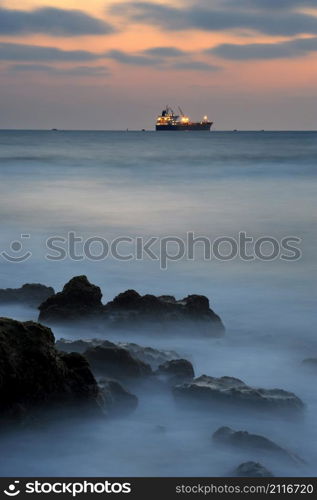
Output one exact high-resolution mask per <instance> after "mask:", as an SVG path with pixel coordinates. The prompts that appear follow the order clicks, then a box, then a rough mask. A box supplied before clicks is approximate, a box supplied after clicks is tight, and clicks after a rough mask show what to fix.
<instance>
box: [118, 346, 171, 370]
mask: <svg viewBox="0 0 317 500" xmlns="http://www.w3.org/2000/svg"><path fill="white" fill-rule="evenodd" d="M118 345H119V346H120V347H123V348H124V349H127V350H128V351H129V352H130V353H131V354H132V356H134V357H135V358H137V359H139V360H140V361H143V362H144V363H147V364H149V365H150V366H151V368H152V369H153V370H156V369H157V368H158V367H159V366H160V365H161V364H163V363H165V362H166V361H172V360H175V359H179V355H178V354H177V352H175V351H167V350H162V349H154V348H153V347H143V346H141V345H139V344H134V343H130V342H118Z"/></svg>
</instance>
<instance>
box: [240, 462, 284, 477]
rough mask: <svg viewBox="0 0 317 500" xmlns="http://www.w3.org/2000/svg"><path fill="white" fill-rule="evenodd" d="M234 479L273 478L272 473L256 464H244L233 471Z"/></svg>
mask: <svg viewBox="0 0 317 500" xmlns="http://www.w3.org/2000/svg"><path fill="white" fill-rule="evenodd" d="M234 476H236V477H274V475H273V474H272V472H270V471H269V470H268V469H266V468H265V467H263V465H261V464H260V463H258V462H244V463H243V464H240V465H239V467H237V468H236V469H235V471H234Z"/></svg>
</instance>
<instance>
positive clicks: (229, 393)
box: [173, 375, 304, 411]
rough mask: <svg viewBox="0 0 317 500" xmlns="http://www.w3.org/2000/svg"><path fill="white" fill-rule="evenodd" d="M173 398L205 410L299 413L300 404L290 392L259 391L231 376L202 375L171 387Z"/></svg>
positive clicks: (278, 390) (302, 405) (301, 406)
mask: <svg viewBox="0 0 317 500" xmlns="http://www.w3.org/2000/svg"><path fill="white" fill-rule="evenodd" d="M173 391H174V395H175V397H176V398H177V399H181V400H184V401H186V400H187V401H195V402H196V403H197V404H200V405H203V406H204V407H212V408H213V407H215V406H216V405H234V407H235V408H236V409H238V408H240V407H248V408H254V409H261V410H265V409H267V410H287V411H295V410H301V409H303V407H304V404H303V402H302V401H301V400H300V399H299V398H298V397H297V396H296V395H295V394H293V393H292V392H287V391H284V390H281V389H258V388H254V387H250V386H248V385H246V384H245V383H244V382H243V381H242V380H239V379H237V378H233V377H221V378H215V377H208V376H207V375H202V376H201V377H199V378H196V379H194V380H193V381H192V382H189V383H185V384H181V385H177V386H175V387H174V390H173Z"/></svg>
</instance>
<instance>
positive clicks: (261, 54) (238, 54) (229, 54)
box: [206, 37, 317, 61]
mask: <svg viewBox="0 0 317 500" xmlns="http://www.w3.org/2000/svg"><path fill="white" fill-rule="evenodd" d="M314 51H317V37H312V38H297V39H295V40H290V41H287V42H277V43H251V44H247V45H235V44H229V43H224V44H221V45H218V46H216V47H213V48H211V49H208V50H207V51H206V52H208V53H210V54H214V55H216V56H219V57H222V58H224V59H234V60H240V61H241V60H250V59H282V58H294V57H299V56H303V55H305V54H307V53H309V52H314Z"/></svg>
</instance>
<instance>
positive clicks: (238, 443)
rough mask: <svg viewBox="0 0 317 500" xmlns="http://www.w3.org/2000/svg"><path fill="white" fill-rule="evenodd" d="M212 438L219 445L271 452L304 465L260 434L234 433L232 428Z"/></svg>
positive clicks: (221, 431) (220, 429) (220, 431)
mask: <svg viewBox="0 0 317 500" xmlns="http://www.w3.org/2000/svg"><path fill="white" fill-rule="evenodd" d="M212 437H213V440H214V441H216V442H217V443H221V444H224V445H226V446H231V447H234V448H239V449H244V450H254V451H256V452H260V453H261V452H269V453H273V454H275V455H278V456H279V457H281V458H283V459H286V460H288V461H291V462H293V463H296V464H299V463H303V460H301V459H300V458H299V457H298V456H297V455H295V454H294V453H291V452H289V451H288V450H285V449H284V448H282V447H281V446H279V445H277V444H276V443H274V442H273V441H271V440H270V439H268V438H266V437H264V436H260V435H258V434H250V433H249V432H246V431H234V430H233V429H231V428H230V427H220V428H219V429H218V430H217V431H216V432H215V433H214V434H213V436H212Z"/></svg>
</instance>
